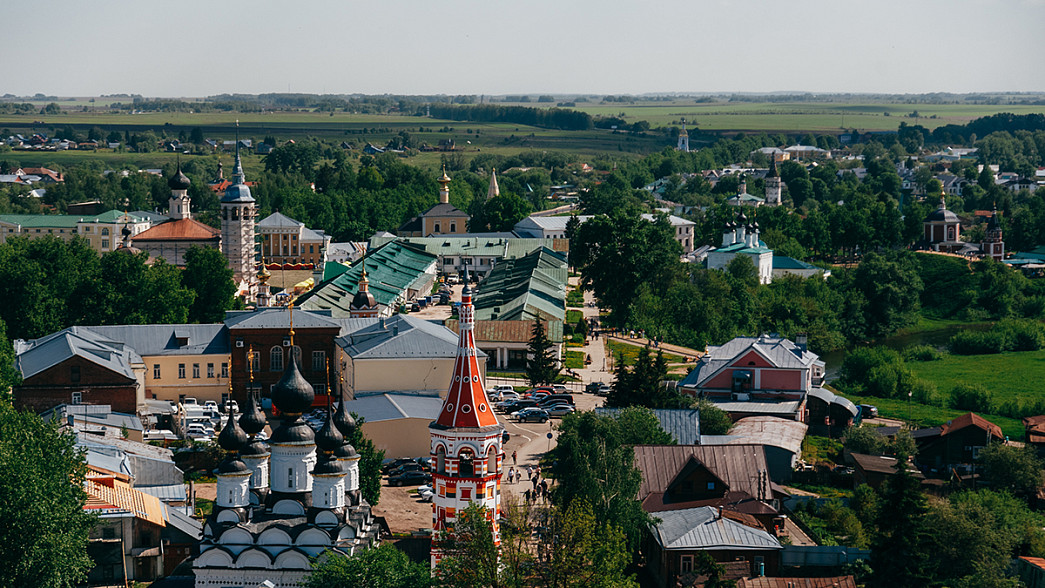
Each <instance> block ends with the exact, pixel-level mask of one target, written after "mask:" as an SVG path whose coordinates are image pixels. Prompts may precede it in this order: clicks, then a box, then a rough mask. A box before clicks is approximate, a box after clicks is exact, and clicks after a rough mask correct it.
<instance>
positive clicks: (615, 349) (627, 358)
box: [606, 339, 686, 365]
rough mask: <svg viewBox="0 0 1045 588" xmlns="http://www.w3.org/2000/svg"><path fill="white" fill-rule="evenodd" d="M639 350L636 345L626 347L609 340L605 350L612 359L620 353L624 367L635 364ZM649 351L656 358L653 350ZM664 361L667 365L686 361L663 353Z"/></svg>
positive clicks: (625, 344)
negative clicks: (611, 355) (622, 356)
mask: <svg viewBox="0 0 1045 588" xmlns="http://www.w3.org/2000/svg"><path fill="white" fill-rule="evenodd" d="M639 349H641V347H638V346H636V345H628V344H627V343H621V342H620V341H611V340H609V339H607V340H606V350H607V351H608V352H609V353H612V354H613V357H614V358H616V357H617V356H618V355H620V354H621V353H623V354H624V365H632V364H633V363H635V359H636V358H638V356H639ZM650 351H652V355H653V356H656V354H657V351H656V350H655V349H653V348H652V347H651V348H650ZM664 361H666V362H668V363H682V362H684V361H686V359H685V358H683V357H680V356H678V355H675V354H673V353H665V354H664Z"/></svg>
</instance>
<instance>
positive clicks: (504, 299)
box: [474, 247, 569, 321]
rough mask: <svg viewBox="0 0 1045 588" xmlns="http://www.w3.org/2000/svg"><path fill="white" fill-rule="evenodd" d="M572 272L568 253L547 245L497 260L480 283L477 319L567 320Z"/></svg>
mask: <svg viewBox="0 0 1045 588" xmlns="http://www.w3.org/2000/svg"><path fill="white" fill-rule="evenodd" d="M568 273H569V270H568V269H567V267H566V258H565V256H563V255H561V254H559V253H556V252H554V251H552V250H551V249H548V248H547V247H542V248H540V249H537V250H535V251H533V252H532V253H530V254H528V255H526V256H524V257H520V258H518V259H504V260H501V261H499V262H497V264H496V265H494V267H493V269H491V270H490V273H489V274H488V275H487V276H486V278H485V279H484V280H483V281H482V282H481V283H480V284H479V293H478V294H476V296H475V301H474V303H475V320H477V321H481V320H531V321H532V320H533V319H535V318H541V319H555V320H560V321H561V320H564V319H565V318H566V280H567V277H568Z"/></svg>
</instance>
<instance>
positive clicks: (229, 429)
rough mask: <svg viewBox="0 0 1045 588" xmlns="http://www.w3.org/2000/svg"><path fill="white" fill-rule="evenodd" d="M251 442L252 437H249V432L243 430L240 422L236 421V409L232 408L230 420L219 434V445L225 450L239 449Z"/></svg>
mask: <svg viewBox="0 0 1045 588" xmlns="http://www.w3.org/2000/svg"><path fill="white" fill-rule="evenodd" d="M249 442H250V439H248V438H247V434H246V433H244V432H243V429H241V428H240V427H239V423H237V422H236V411H235V410H230V411H229V421H228V423H226V425H225V428H224V429H222V430H221V433H220V434H219V435H218V445H220V446H221V448H222V449H224V450H225V451H239V450H240V449H243V447H245V446H246V445H247V443H249Z"/></svg>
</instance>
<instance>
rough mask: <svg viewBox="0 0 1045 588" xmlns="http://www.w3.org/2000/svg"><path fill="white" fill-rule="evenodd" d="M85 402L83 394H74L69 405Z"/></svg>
mask: <svg viewBox="0 0 1045 588" xmlns="http://www.w3.org/2000/svg"><path fill="white" fill-rule="evenodd" d="M81 402H83V392H73V394H72V398H71V399H70V400H69V404H80V403H81Z"/></svg>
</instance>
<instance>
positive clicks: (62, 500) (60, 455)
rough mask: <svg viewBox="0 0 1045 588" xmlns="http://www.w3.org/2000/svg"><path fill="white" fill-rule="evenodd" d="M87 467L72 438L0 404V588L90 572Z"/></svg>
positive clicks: (54, 584)
mask: <svg viewBox="0 0 1045 588" xmlns="http://www.w3.org/2000/svg"><path fill="white" fill-rule="evenodd" d="M86 472H87V466H86V464H85V463H84V458H83V455H82V454H81V453H80V452H79V451H77V449H76V445H75V438H74V437H73V436H72V435H70V434H68V433H63V432H60V431H59V430H58V428H57V426H56V425H55V424H54V423H45V422H44V421H42V420H40V417H38V416H36V415H35V414H32V413H29V412H19V411H16V410H15V409H14V408H13V407H12V406H11V404H10V403H8V402H5V401H0V496H3V497H4V499H3V500H0V570H3V571H2V572H0V585H3V586H11V587H15V586H39V587H41V588H64V587H70V588H71V587H72V586H77V585H80V584H81V583H82V582H83V581H84V580H85V579H86V577H87V572H88V570H89V569H90V568H91V565H92V564H91V560H90V558H89V557H88V556H87V543H88V534H89V532H90V530H91V528H92V527H93V526H94V524H95V517H94V516H93V515H91V514H89V513H88V512H86V511H85V510H84V509H83V507H84V505H85V504H86V502H87V494H86V492H84V487H83V484H84V476H85V475H86Z"/></svg>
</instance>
